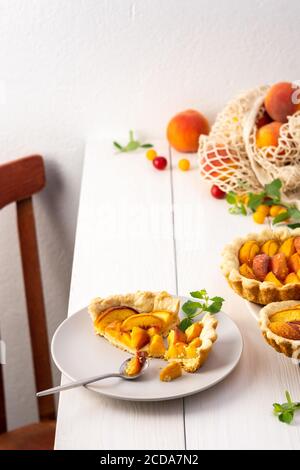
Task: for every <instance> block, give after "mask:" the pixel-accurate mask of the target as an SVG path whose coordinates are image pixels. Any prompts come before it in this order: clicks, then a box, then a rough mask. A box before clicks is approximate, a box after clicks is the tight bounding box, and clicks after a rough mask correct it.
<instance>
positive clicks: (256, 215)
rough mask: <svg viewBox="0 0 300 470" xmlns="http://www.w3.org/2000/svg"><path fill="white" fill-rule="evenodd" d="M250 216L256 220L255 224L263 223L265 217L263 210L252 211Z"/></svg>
mask: <svg viewBox="0 0 300 470" xmlns="http://www.w3.org/2000/svg"><path fill="white" fill-rule="evenodd" d="M252 217H253V220H254V222H256V223H257V224H263V223H264V221H265V218H266V216H265V214H264V213H263V212H258V211H256V212H254V214H253V215H252Z"/></svg>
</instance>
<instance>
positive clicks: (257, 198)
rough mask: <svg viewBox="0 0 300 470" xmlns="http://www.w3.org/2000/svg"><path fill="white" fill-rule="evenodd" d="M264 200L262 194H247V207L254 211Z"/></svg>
mask: <svg viewBox="0 0 300 470" xmlns="http://www.w3.org/2000/svg"><path fill="white" fill-rule="evenodd" d="M264 198H265V194H264V193H259V194H254V193H249V200H248V207H249V209H251V210H252V211H256V209H257V208H258V206H260V205H261V204H262V203H263V201H264Z"/></svg>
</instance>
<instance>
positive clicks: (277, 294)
mask: <svg viewBox="0 0 300 470" xmlns="http://www.w3.org/2000/svg"><path fill="white" fill-rule="evenodd" d="M291 236H293V237H294V236H295V237H297V236H300V228H297V229H295V230H293V231H290V230H289V229H288V228H286V227H282V228H278V229H276V230H270V229H265V230H263V231H262V232H261V233H259V234H258V233H250V234H249V235H247V236H246V237H243V238H237V239H235V240H234V241H233V242H232V243H231V244H229V245H226V246H225V248H224V250H223V254H222V263H221V270H222V272H223V274H224V276H225V277H226V279H227V281H228V283H229V285H230V287H231V288H232V289H233V290H234V291H235V292H236V293H237V294H238V295H240V296H241V297H243V298H244V299H247V300H249V301H250V302H255V303H257V304H261V305H267V304H269V303H271V302H279V301H287V300H300V283H299V284H286V285H284V286H282V287H277V286H276V285H275V284H273V283H272V282H268V281H264V282H260V281H257V280H256V279H248V278H246V277H244V276H242V275H241V274H240V272H239V266H240V263H239V257H238V254H239V250H240V248H241V246H242V245H243V244H244V243H245V242H246V241H248V240H255V241H257V242H258V243H259V244H263V243H264V242H266V241H267V240H270V239H272V240H277V241H279V242H280V243H282V242H284V241H285V240H286V239H287V238H289V237H291Z"/></svg>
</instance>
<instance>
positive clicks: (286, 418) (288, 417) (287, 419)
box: [273, 391, 300, 424]
mask: <svg viewBox="0 0 300 470" xmlns="http://www.w3.org/2000/svg"><path fill="white" fill-rule="evenodd" d="M285 396H286V399H287V402H286V403H282V404H279V403H273V408H274V414H275V415H276V416H278V419H279V421H281V422H282V423H287V424H291V422H292V421H293V419H294V414H295V411H299V410H300V402H293V401H292V399H291V395H290V394H289V392H288V391H286V392H285Z"/></svg>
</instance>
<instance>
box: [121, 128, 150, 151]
mask: <svg viewBox="0 0 300 470" xmlns="http://www.w3.org/2000/svg"><path fill="white" fill-rule="evenodd" d="M113 144H114V146H115V147H116V148H117V149H118V150H119V151H120V152H133V151H134V150H137V149H138V148H143V149H149V148H151V147H153V145H152V144H142V143H141V142H140V141H139V140H135V139H134V134H133V131H129V142H128V144H126V145H125V146H122V145H121V144H119V142H113Z"/></svg>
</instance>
